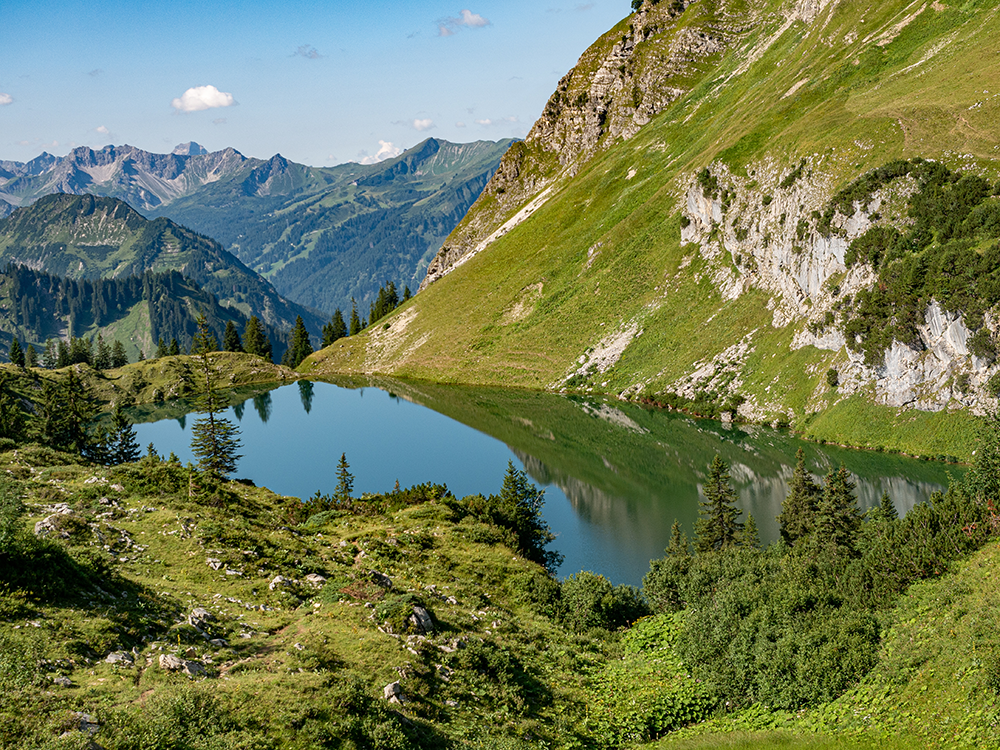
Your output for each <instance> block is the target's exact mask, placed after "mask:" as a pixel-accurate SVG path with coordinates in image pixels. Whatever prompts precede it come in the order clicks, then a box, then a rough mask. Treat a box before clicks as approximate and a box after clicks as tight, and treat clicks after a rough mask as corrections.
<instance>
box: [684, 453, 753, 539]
mask: <svg viewBox="0 0 1000 750" xmlns="http://www.w3.org/2000/svg"><path fill="white" fill-rule="evenodd" d="M702 492H703V493H704V495H705V499H704V500H702V501H701V502H700V503H699V504H700V506H701V507H700V508H699V511H698V514H699V518H698V523H697V525H696V526H695V532H696V534H697V538H696V540H695V547H696V548H697V550H698V551H699V552H712V551H717V550H724V549H728V548H729V547H734V546H736V545H737V544H739V542H740V540H741V537H742V531H743V524H741V523H740V522H739V521H737V520H736V519H737V518H739V515H740V511H739V510H738V509H737V508H736V491H735V490H733V487H732V485H731V484H730V478H729V466H727V465H726V462H725V461H723V460H722V458H720V457H719V456H718V455H716V457H715V458H714V459H712V465H711V467H709V470H708V481H706V482H705V485H704V487H703V488H702Z"/></svg>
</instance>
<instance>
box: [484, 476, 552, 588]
mask: <svg viewBox="0 0 1000 750" xmlns="http://www.w3.org/2000/svg"><path fill="white" fill-rule="evenodd" d="M490 502H491V504H493V515H494V516H495V517H496V518H497V519H498V520H499V521H500V523H499V525H500V526H501V527H503V528H507V529H510V530H511V531H512V532H513V535H514V538H513V540H512V546H513V547H514V548H515V549H516V550H517V551H518V552H519V553H520V554H522V555H524V556H525V557H526V558H527V559H529V560H531V561H532V562H536V563H538V564H539V565H542V566H543V567H544V568H545V569H546V570H548V571H549V573H555V570H556V568H558V567H559V565H560V564H561V563H562V560H563V556H562V555H561V554H560V553H558V552H555V551H552V550H546V549H545V547H546V545H547V544H548V543H549V542H551V541H553V540H554V539H555V538H556V537H555V534H553V533H552V529H550V528H549V525H548V524H547V523H546V522H545V519H544V518H542V505H544V503H545V491H544V490H541V489H539V488H538V487H536V486H535V485H534V484H532V483H531V482H529V481H528V475H527V474H526V473H525V472H523V471H519V470H518V469H516V468H515V467H514V462H513V461H510V460H508V461H507V471H506V473H505V474H504V478H503V486H502V487H501V488H500V495H499V496H498V497H492V496H491V497H490Z"/></svg>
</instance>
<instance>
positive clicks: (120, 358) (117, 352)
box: [111, 339, 128, 367]
mask: <svg viewBox="0 0 1000 750" xmlns="http://www.w3.org/2000/svg"><path fill="white" fill-rule="evenodd" d="M127 364H128V355H127V354H126V353H125V346H124V345H123V344H122V342H121V341H119V340H118V339H115V343H114V344H112V345H111V366H112V367H124V366H125V365H127Z"/></svg>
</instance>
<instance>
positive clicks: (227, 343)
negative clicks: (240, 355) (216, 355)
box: [222, 320, 243, 352]
mask: <svg viewBox="0 0 1000 750" xmlns="http://www.w3.org/2000/svg"><path fill="white" fill-rule="evenodd" d="M222 351H224V352H241V351H243V342H242V341H240V332H239V331H237V330H236V324H235V323H233V321H231V320H227V321H226V331H225V333H223V334H222Z"/></svg>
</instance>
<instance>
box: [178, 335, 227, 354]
mask: <svg viewBox="0 0 1000 750" xmlns="http://www.w3.org/2000/svg"><path fill="white" fill-rule="evenodd" d="M208 335H209V337H210V339H211V342H212V344H211V346H212V348H211V349H209V350H208V351H210V352H214V351H215V337H214V336H212V334H211V333H209V334H208ZM192 343H193V342H192ZM191 350H192V351H194V346H192V347H191ZM180 353H181V345H180V344H178V343H177V339H176V338H172V339H170V346H169V347H168V348H167V354H168V355H170V356H171V357H175V356H177V355H178V354H180Z"/></svg>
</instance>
